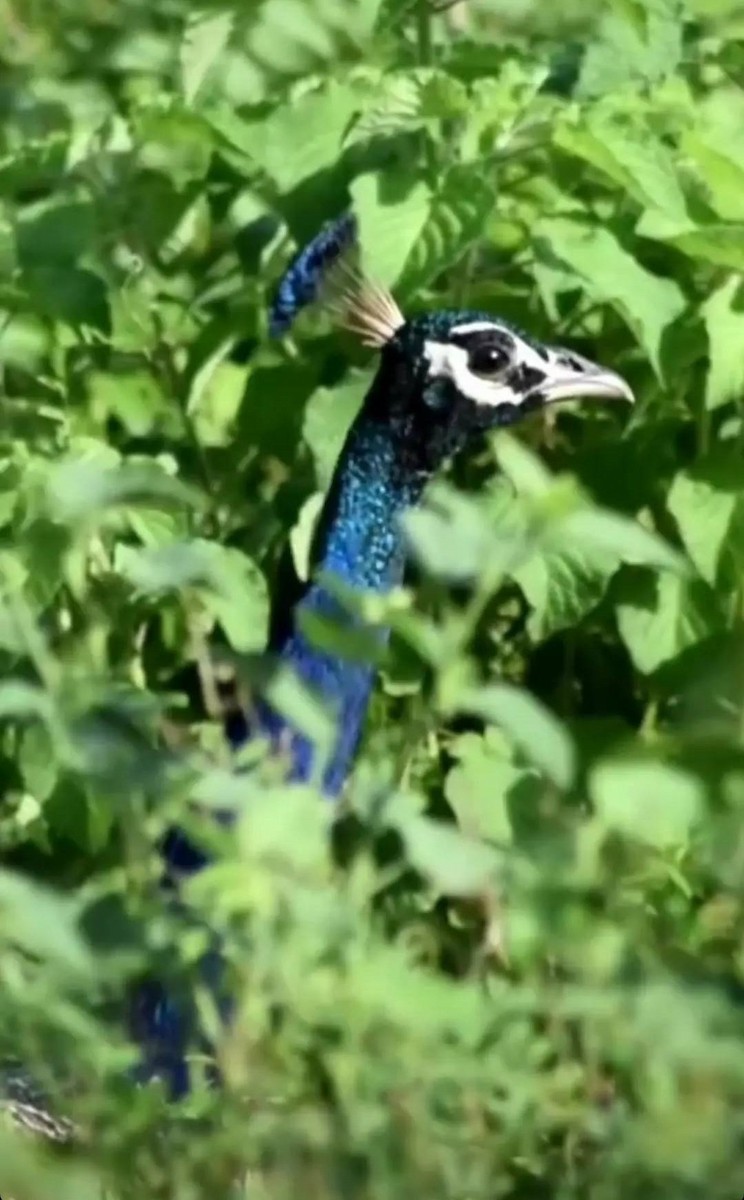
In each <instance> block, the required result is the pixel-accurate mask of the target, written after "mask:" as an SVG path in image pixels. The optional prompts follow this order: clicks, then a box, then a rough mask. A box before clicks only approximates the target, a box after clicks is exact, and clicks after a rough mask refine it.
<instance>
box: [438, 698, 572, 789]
mask: <svg viewBox="0 0 744 1200" xmlns="http://www.w3.org/2000/svg"><path fill="white" fill-rule="evenodd" d="M458 708H460V709H461V711H463V712H469V713H472V714H473V715H474V716H478V717H481V718H482V719H483V720H485V721H493V722H494V724H496V725H498V727H499V728H500V729H501V730H502V731H503V732H504V733H505V734H506V736H507V737H508V738H509V739H510V740H511V741H512V742H513V743H514V745H515V746H517V747H518V748H519V749H520V750H521V752H522V754H523V755H524V756H525V758H526V759H527V761H528V762H531V763H533V764H534V765H535V766H536V767H538V768H539V769H540V770H541V771H542V772H543V773H544V775H545V776H546V777H547V778H548V779H550V780H551V781H552V782H553V783H555V784H556V786H557V787H559V788H568V787H570V785H571V783H572V782H573V778H574V773H575V770H576V752H575V749H574V745H573V742H572V740H571V738H570V736H569V734H568V732H567V731H566V729H565V728H564V726H563V725H562V724H561V722H560V721H559V720H558V718H557V717H555V716H554V715H553V713H551V712H550V711H549V710H548V709H547V708H545V707H544V706H543V705H542V704H541V703H540V702H539V701H538V700H536V699H535V697H534V696H531V695H530V694H529V692H525V691H523V690H522V689H521V688H517V687H513V686H512V685H511V684H508V683H492V684H487V685H485V686H484V687H481V688H478V689H477V690H475V691H471V692H468V693H466V694H465V695H464V696H463V697H462V698H461V699H460V701H459V703H458Z"/></svg>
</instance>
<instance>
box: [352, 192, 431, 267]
mask: <svg viewBox="0 0 744 1200" xmlns="http://www.w3.org/2000/svg"><path fill="white" fill-rule="evenodd" d="M350 191H351V195H352V198H353V201H354V209H355V212H356V214H357V218H358V220H359V240H360V242H361V245H362V255H363V259H364V266H365V269H366V270H367V271H368V272H369V274H370V276H371V277H372V278H373V279H375V280H377V281H378V282H379V283H381V284H384V285H385V286H387V287H391V286H392V285H393V284H394V283H395V282H396V280H397V279H399V278H400V276H401V274H402V273H403V269H404V267H405V264H406V262H407V260H408V256H409V254H410V253H411V251H412V249H413V247H414V246H415V244H416V242H417V241H418V239H419V238H420V237H421V236H422V234H423V231H424V229H425V227H426V223H427V221H428V219H429V210H430V203H431V192H430V191H429V188H428V187H427V186H426V184H424V183H422V182H421V181H420V180H419V181H416V180H413V179H412V180H410V181H406V180H405V177H403V178H401V175H400V172H396V173H395V175H394V176H393V174H392V173H390V172H379V173H375V174H368V175H360V176H359V177H358V178H357V179H355V180H354V182H353V183H352V185H351V188H350Z"/></svg>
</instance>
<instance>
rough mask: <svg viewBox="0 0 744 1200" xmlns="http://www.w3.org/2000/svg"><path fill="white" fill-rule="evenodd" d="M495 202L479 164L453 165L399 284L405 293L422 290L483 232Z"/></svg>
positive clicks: (492, 192) (437, 193)
mask: <svg viewBox="0 0 744 1200" xmlns="http://www.w3.org/2000/svg"><path fill="white" fill-rule="evenodd" d="M494 202H495V195H494V191H493V188H492V187H491V185H490V184H489V183H488V181H487V180H485V179H484V178H483V172H482V170H481V168H480V166H478V167H470V166H461V167H453V168H452V169H451V170H450V171H449V172H448V173H447V175H446V176H445V179H444V182H443V184H442V185H441V187H440V188H439V189H438V190H437V191H436V192H435V193H434V195H433V197H432V200H431V211H430V213H429V216H428V218H427V220H426V223H425V225H424V227H423V230H422V232H421V234H420V236H419V238H418V239H417V240H416V242H415V243H414V245H413V248H412V250H411V253H410V255H409V257H408V261H407V262H406V265H405V269H404V271H403V276H402V279H401V281H400V284H399V289H400V293H401V295H411V294H415V293H416V292H418V291H419V290H420V289H421V288H423V287H425V286H426V285H427V284H428V283H430V282H431V281H432V279H434V278H435V276H436V275H438V274H439V273H440V272H441V271H443V270H445V268H447V267H450V266H452V264H453V263H456V262H457V260H458V259H459V258H460V257H461V256H462V254H463V253H464V252H465V250H467V248H468V246H470V245H472V244H473V242H475V241H476V240H477V239H478V238H479V237H480V236H481V235H482V231H483V229H484V227H485V225H486V223H487V221H488V218H489V216H490V215H491V211H492V209H493V206H494Z"/></svg>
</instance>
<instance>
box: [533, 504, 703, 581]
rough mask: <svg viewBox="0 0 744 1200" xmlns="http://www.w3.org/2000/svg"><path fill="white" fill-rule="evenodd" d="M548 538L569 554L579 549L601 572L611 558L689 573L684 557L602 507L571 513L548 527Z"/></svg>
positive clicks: (648, 533)
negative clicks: (574, 549) (577, 547)
mask: <svg viewBox="0 0 744 1200" xmlns="http://www.w3.org/2000/svg"><path fill="white" fill-rule="evenodd" d="M548 537H549V540H550V541H551V542H554V543H557V544H558V545H560V546H561V547H562V548H563V549H564V550H565V551H568V552H570V551H571V548H572V547H575V546H580V547H581V551H582V553H583V554H585V555H586V556H588V557H591V559H592V561H594V562H596V563H597V565H598V566H599V568H600V569H602V568H603V567H605V568H606V566H607V564H608V562H609V560H610V559H611V558H612V559H614V560H615V562H616V563H617V564H619V563H637V564H644V565H648V566H652V567H657V568H659V569H660V570H666V571H674V572H675V573H676V574H680V575H685V574H687V573H688V566H687V563H686V562H685V560H684V558H683V557H682V555H681V554H680V553H679V552H678V551H677V550H675V549H673V547H672V546H670V545H669V544H668V543H667V542H665V541H664V539H663V538H660V537H659V535H658V534H657V533H654V532H653V531H652V530H650V529H645V528H644V527H643V525H640V524H639V523H638V522H637V521H632V520H631V519H630V518H629V517H624V516H621V515H620V513H614V512H608V511H606V510H604V509H601V508H585V509H583V510H580V511H578V512H571V513H568V514H567V515H566V516H565V517H563V518H562V519H561V520H559V521H556V522H555V524H554V525H552V526H551V527H550V528H549V530H548Z"/></svg>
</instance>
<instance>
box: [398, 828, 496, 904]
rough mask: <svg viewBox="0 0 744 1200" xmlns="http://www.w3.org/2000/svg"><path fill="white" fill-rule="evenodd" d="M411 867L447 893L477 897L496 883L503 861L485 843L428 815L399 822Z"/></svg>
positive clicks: (442, 891)
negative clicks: (466, 835) (431, 818)
mask: <svg viewBox="0 0 744 1200" xmlns="http://www.w3.org/2000/svg"><path fill="white" fill-rule="evenodd" d="M397 824H398V830H399V832H400V834H401V836H402V838H403V841H404V843H405V848H406V855H407V857H408V860H409V862H410V863H411V866H413V867H415V868H416V870H417V871H420V872H421V874H422V875H426V876H427V878H429V879H430V880H431V882H432V884H433V885H434V887H436V888H437V890H438V891H439V892H441V893H443V894H444V895H446V896H477V895H479V894H480V893H482V892H484V891H488V890H489V889H490V888H492V887H493V886H494V883H495V881H496V879H497V877H498V871H499V863H500V860H499V858H498V856H497V855H496V853H495V852H494V851H493V850H491V849H490V848H489V847H488V846H486V845H484V844H483V843H482V842H477V841H475V840H474V839H472V838H468V837H465V836H464V835H463V834H461V833H458V831H457V830H456V829H455V828H453V827H452V826H448V825H444V824H443V823H442V822H440V821H432V820H430V819H429V818H428V817H417V816H409V817H406V818H405V819H403V820H401V821H399V822H398V823H397Z"/></svg>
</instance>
